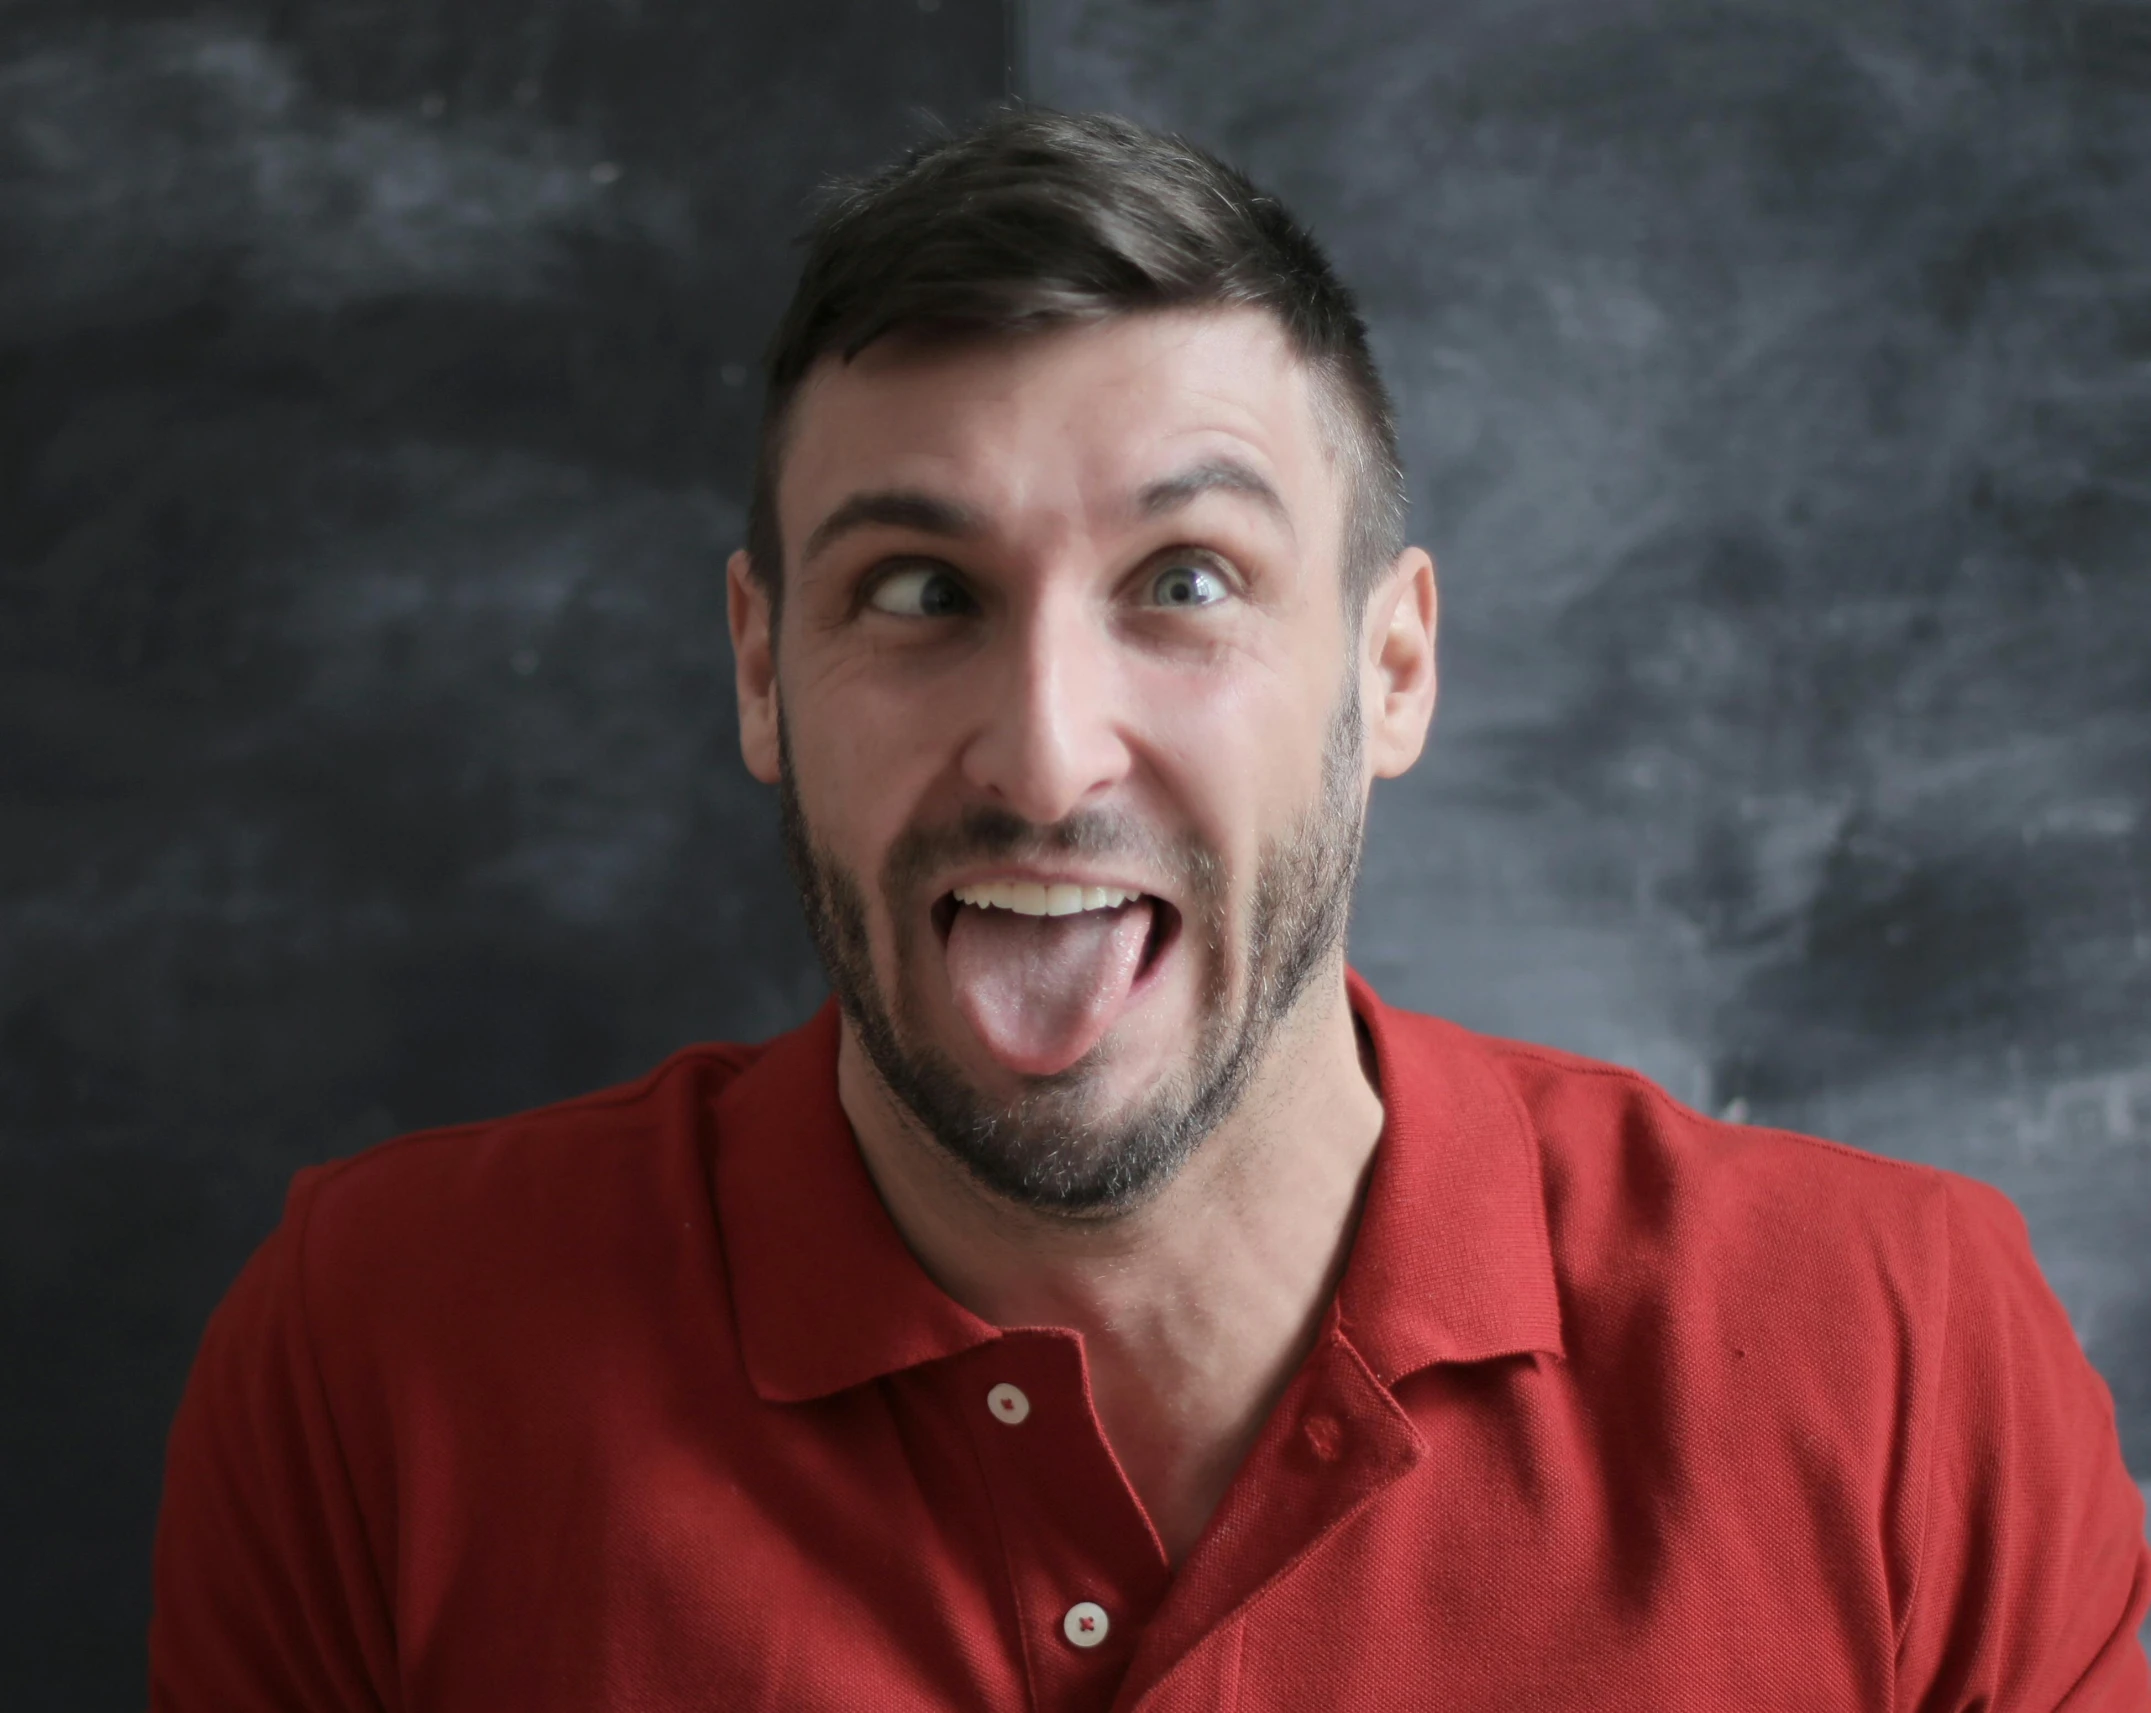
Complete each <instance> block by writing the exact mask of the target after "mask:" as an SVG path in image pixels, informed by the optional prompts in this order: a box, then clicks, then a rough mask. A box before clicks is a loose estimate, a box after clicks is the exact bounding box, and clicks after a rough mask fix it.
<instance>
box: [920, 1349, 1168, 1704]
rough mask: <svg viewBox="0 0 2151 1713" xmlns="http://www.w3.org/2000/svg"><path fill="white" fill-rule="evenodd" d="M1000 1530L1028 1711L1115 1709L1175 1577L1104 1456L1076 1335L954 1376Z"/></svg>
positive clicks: (975, 1364)
mask: <svg viewBox="0 0 2151 1713" xmlns="http://www.w3.org/2000/svg"><path fill="white" fill-rule="evenodd" d="M950 1368H951V1373H950V1376H949V1378H950V1383H951V1384H952V1386H953V1387H954V1388H955V1390H956V1398H955V1402H956V1405H957V1408H958V1409H959V1411H960V1412H961V1414H962V1416H963V1419H964V1422H965V1424H966V1426H967V1427H968V1429H969V1430H970V1434H971V1439H972V1442H973V1444H974V1445H975V1446H976V1447H977V1450H978V1457H979V1465H980V1468H981V1471H982V1472H983V1474H984V1476H985V1481H986V1487H987V1491H988V1494H989V1497H990V1500H991V1503H992V1506H993V1511H994V1518H995V1522H996V1524H997V1525H998V1528H999V1531H1000V1536H1001V1546H1002V1551H1003V1555H1004V1558H1005V1561H1006V1563H1007V1567H1008V1580H1009V1588H1010V1593H1011V1598H1012V1605H1013V1609H1014V1611H1015V1614H1016V1621H1017V1624H1018V1626H1019V1628H1020V1630H1021V1632H1022V1635H1021V1646H1022V1652H1023V1657H1024V1662H1025V1666H1026V1668H1027V1671H1028V1674H1029V1677H1030V1682H1031V1692H1032V1698H1033V1702H1034V1705H1035V1706H1037V1707H1038V1708H1039V1709H1041V1710H1042V1713H1043V1710H1050V1713H1064V1710H1065V1713H1079V1710H1086V1709H1093V1708H1095V1709H1100V1710H1102V1709H1104V1708H1106V1707H1108V1706H1110V1705H1111V1703H1112V1701H1113V1698H1114V1695H1115V1693H1116V1692H1117V1690H1118V1688H1119V1685H1120V1681H1121V1679H1122V1677H1123V1676H1125V1675H1126V1672H1127V1669H1128V1662H1129V1660H1130V1659H1131V1658H1132V1657H1133V1654H1134V1650H1135V1644H1136V1642H1137V1641H1138V1640H1139V1639H1140V1637H1141V1636H1142V1633H1143V1630H1144V1628H1145V1626H1146V1625H1147V1624H1148V1623H1149V1621H1150V1618H1151V1615H1152V1614H1153V1613H1154V1612H1155V1611H1156V1610H1157V1607H1158V1603H1159V1602H1160V1600H1162V1599H1163V1598H1164V1594H1165V1590H1166V1586H1167V1583H1168V1581H1169V1579H1170V1575H1171V1571H1170V1568H1169V1566H1168V1565H1167V1563H1166V1560H1165V1554H1164V1551H1163V1549H1162V1547H1161V1546H1160V1545H1159V1542H1158V1538H1157V1535H1156V1533H1155V1531H1154V1530H1152V1528H1151V1526H1150V1523H1149V1520H1148V1519H1147V1518H1146V1517H1145V1516H1144V1514H1143V1510H1142V1506H1141V1504H1140V1502H1139V1501H1138V1500H1137V1498H1136V1496H1135V1494H1134V1492H1133V1490H1132V1489H1130V1487H1129V1486H1128V1483H1127V1479H1126V1477H1125V1476H1124V1475H1123V1474H1122V1472H1121V1469H1120V1465H1119V1463H1118V1462H1117V1460H1116V1459H1115V1458H1114V1456H1113V1453H1112V1450H1111V1448H1110V1447H1109V1446H1108V1445H1107V1443H1106V1439H1105V1434H1104V1431H1103V1430H1102V1428H1101V1427H1100V1426H1099V1423H1098V1418H1097V1412H1096V1411H1095V1409H1094V1408H1093V1407H1092V1404H1091V1398H1090V1388H1089V1384H1088V1379H1087V1376H1086V1373H1085V1369H1084V1363H1083V1351H1082V1346H1081V1344H1080V1342H1079V1341H1078V1340H1077V1338H1076V1337H1075V1336H1074V1335H1073V1334H1071V1333H1063V1332H1052V1331H1037V1332H1028V1331H1026V1332H1011V1333H1007V1334H1004V1335H1003V1336H1002V1337H1000V1338H998V1339H996V1340H994V1341H993V1343H991V1344H989V1345H987V1346H984V1347H983V1348H981V1349H979V1350H977V1351H974V1352H971V1353H970V1354H968V1355H966V1356H963V1357H961V1358H959V1359H958V1360H957V1361H955V1362H954V1363H952V1364H951V1365H950Z"/></svg>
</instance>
